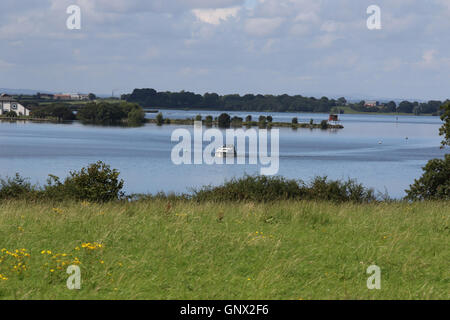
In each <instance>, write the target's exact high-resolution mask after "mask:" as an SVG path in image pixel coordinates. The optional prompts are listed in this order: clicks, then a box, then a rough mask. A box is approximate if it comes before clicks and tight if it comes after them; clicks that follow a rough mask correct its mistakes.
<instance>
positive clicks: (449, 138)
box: [439, 101, 450, 148]
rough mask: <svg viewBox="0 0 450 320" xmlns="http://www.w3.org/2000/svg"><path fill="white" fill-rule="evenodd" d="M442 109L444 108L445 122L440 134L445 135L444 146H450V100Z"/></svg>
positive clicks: (443, 117)
mask: <svg viewBox="0 0 450 320" xmlns="http://www.w3.org/2000/svg"><path fill="white" fill-rule="evenodd" d="M441 109H442V110H443V114H442V115H441V120H442V121H444V124H443V125H442V127H441V128H440V129H439V135H441V136H443V137H444V140H443V141H442V148H443V147H445V146H450V101H448V102H447V103H446V104H444V105H443V106H442V107H441Z"/></svg>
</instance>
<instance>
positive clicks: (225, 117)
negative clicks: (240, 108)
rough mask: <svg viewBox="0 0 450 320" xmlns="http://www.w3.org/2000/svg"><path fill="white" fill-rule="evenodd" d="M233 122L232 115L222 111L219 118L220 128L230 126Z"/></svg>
mask: <svg viewBox="0 0 450 320" xmlns="http://www.w3.org/2000/svg"><path fill="white" fill-rule="evenodd" d="M230 124H231V118H230V115H229V114H227V113H222V114H221V115H220V116H219V118H218V125H219V128H229V127H230Z"/></svg>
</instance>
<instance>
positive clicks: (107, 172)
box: [44, 161, 124, 202]
mask: <svg viewBox="0 0 450 320" xmlns="http://www.w3.org/2000/svg"><path fill="white" fill-rule="evenodd" d="M119 174H120V173H119V172H118V171H117V170H115V169H111V168H110V166H109V165H107V164H105V163H103V162H101V161H98V162H97V163H93V164H91V165H89V166H88V167H86V168H82V169H81V170H80V171H78V172H77V171H71V172H70V175H69V177H67V178H66V179H65V181H64V183H62V182H61V181H60V180H59V178H58V177H56V176H50V178H49V181H48V185H46V186H45V190H44V193H45V196H46V197H48V198H56V199H74V200H86V201H92V202H107V201H111V200H118V199H120V198H122V197H123V196H124V193H123V192H122V191H121V190H122V188H123V183H124V182H123V180H119Z"/></svg>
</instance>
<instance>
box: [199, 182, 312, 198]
mask: <svg viewBox="0 0 450 320" xmlns="http://www.w3.org/2000/svg"><path fill="white" fill-rule="evenodd" d="M302 192H303V191H302V190H301V188H300V187H299V185H298V184H297V182H296V181H295V180H286V179H285V178H282V177H266V176H245V177H244V178H241V179H232V180H230V181H227V182H225V183H224V184H223V185H222V186H218V187H213V186H207V187H203V188H202V189H200V190H195V191H194V195H193V199H194V200H196V201H258V202H265V201H271V200H286V199H294V198H297V197H299V196H301V195H302Z"/></svg>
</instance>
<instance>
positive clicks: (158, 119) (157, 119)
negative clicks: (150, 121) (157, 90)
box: [156, 112, 164, 126]
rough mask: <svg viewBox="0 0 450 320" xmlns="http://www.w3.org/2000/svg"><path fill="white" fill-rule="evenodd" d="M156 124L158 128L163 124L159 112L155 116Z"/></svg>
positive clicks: (161, 115)
mask: <svg viewBox="0 0 450 320" xmlns="http://www.w3.org/2000/svg"><path fill="white" fill-rule="evenodd" d="M156 124H157V125H158V126H162V125H163V124H164V117H163V114H162V113H161V112H160V113H158V114H157V115H156Z"/></svg>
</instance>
